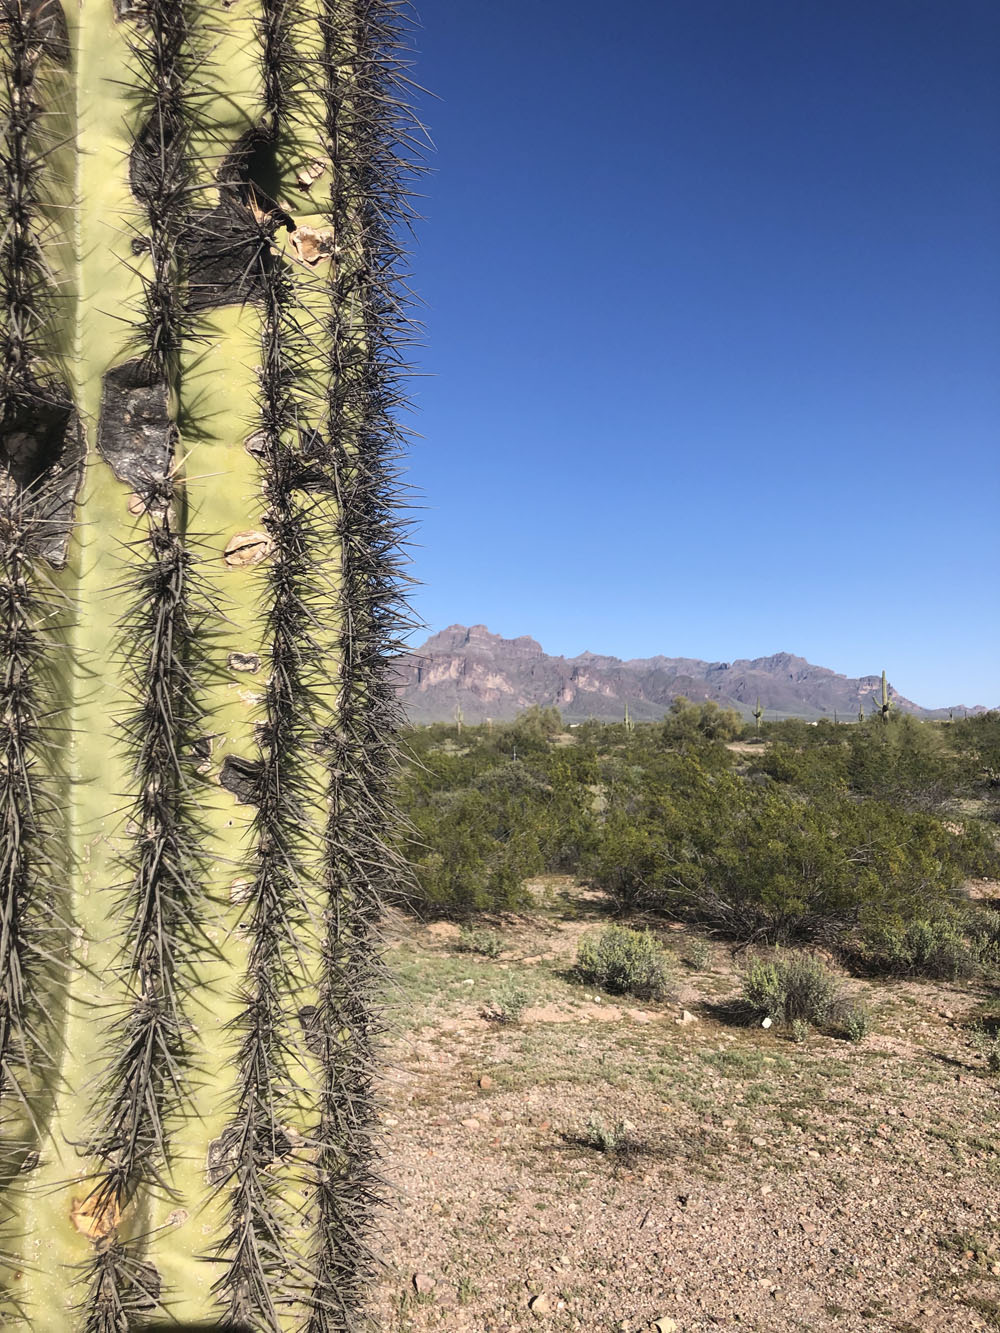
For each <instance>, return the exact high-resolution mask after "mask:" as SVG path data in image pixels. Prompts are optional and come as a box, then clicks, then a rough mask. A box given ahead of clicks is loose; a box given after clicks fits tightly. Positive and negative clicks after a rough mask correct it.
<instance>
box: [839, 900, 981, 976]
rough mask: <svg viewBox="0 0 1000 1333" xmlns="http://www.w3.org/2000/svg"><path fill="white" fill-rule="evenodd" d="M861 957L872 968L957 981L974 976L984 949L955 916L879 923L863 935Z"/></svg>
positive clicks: (858, 954)
mask: <svg viewBox="0 0 1000 1333" xmlns="http://www.w3.org/2000/svg"><path fill="white" fill-rule="evenodd" d="M857 956H858V959H859V961H860V962H862V963H863V964H864V965H866V966H867V967H869V968H871V969H872V970H875V971H879V972H889V973H897V974H911V975H920V976H925V977H939V978H941V979H943V980H947V981H956V980H958V978H960V977H971V976H974V975H975V974H976V973H977V972H978V971H979V970H980V967H981V965H982V952H981V949H980V948H977V946H976V944H975V943H974V942H973V940H971V939H970V938H969V937H968V936H966V934H965V933H964V932H963V930H962V927H961V925H960V923H959V922H958V921H957V920H955V919H954V918H950V917H944V916H938V917H917V918H915V919H914V920H910V921H903V920H899V919H896V920H893V921H884V922H877V923H875V924H873V925H871V926H869V927H868V928H867V929H866V930H865V931H864V933H863V934H862V936H861V939H860V942H859V945H858V948H857Z"/></svg>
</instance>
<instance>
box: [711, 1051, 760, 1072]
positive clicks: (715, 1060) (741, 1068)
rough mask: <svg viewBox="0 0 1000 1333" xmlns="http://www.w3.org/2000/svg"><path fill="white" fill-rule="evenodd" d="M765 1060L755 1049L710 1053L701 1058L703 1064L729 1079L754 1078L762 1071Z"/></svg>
mask: <svg viewBox="0 0 1000 1333" xmlns="http://www.w3.org/2000/svg"><path fill="white" fill-rule="evenodd" d="M765 1058H766V1057H765V1055H764V1053H763V1051H758V1050H755V1049H751V1050H749V1051H741V1050H733V1051H712V1052H711V1054H710V1055H706V1056H704V1057H703V1059H704V1061H705V1064H707V1065H711V1066H712V1067H713V1068H715V1069H717V1070H718V1071H719V1073H720V1074H726V1075H727V1076H728V1077H730V1078H752V1077H755V1076H756V1075H758V1074H760V1073H761V1072H762V1071H763V1068H764V1061H765Z"/></svg>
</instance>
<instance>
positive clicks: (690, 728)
mask: <svg viewBox="0 0 1000 1333" xmlns="http://www.w3.org/2000/svg"><path fill="white" fill-rule="evenodd" d="M743 725H744V724H743V718H742V717H741V716H740V714H739V713H738V712H737V711H736V710H735V709H734V708H722V707H720V706H719V704H717V703H715V702H714V701H713V700H711V699H707V700H705V702H704V703H692V702H691V700H690V699H685V698H684V696H683V695H678V697H677V698H676V699H674V700H672V702H671V704H670V711H669V712H668V713H667V716H666V717H665V718H664V719H663V723H662V725H661V728H660V738H661V740H662V742H663V743H664V744H665V745H675V746H684V747H687V746H691V745H698V744H704V742H705V741H734V740H736V738H737V737H738V736H739V735H741V734H742V732H743Z"/></svg>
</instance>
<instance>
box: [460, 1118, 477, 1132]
mask: <svg viewBox="0 0 1000 1333" xmlns="http://www.w3.org/2000/svg"><path fill="white" fill-rule="evenodd" d="M462 1128H463V1129H478V1128H479V1121H478V1120H477V1119H476V1117H475V1116H474V1115H470V1116H469V1118H468V1120H463V1121H462Z"/></svg>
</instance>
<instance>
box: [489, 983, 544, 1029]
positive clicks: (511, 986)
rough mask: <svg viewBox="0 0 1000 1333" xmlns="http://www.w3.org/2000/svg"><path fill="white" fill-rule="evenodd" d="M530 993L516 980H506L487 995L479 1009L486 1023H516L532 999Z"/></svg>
mask: <svg viewBox="0 0 1000 1333" xmlns="http://www.w3.org/2000/svg"><path fill="white" fill-rule="evenodd" d="M532 998H533V997H532V994H531V992H530V991H528V990H526V989H525V988H524V986H521V985H519V984H518V983H517V982H516V981H507V982H504V983H503V984H502V985H500V986H498V987H497V988H496V989H495V990H494V991H493V992H492V994H491V995H489V996H488V997H487V1000H486V1003H485V1005H484V1006H483V1008H482V1009H481V1010H480V1013H481V1014H482V1017H483V1018H485V1019H486V1021H487V1022H488V1023H499V1024H507V1023H516V1022H517V1021H518V1020H519V1019H520V1017H521V1015H522V1014H523V1013H524V1011H525V1009H527V1007H528V1005H529V1004H530V1003H531V1001H532Z"/></svg>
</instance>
